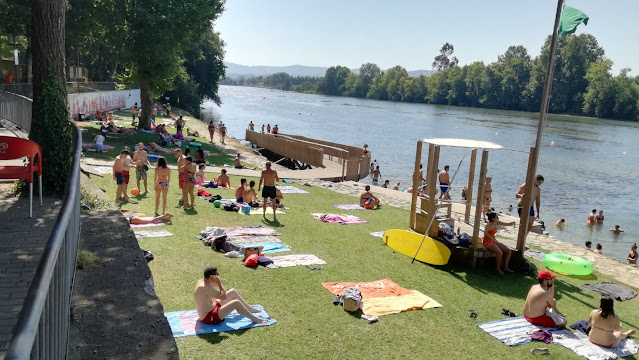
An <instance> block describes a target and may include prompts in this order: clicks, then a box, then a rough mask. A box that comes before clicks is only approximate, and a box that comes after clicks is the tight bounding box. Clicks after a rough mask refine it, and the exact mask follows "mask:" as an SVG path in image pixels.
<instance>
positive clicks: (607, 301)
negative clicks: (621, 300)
mask: <svg viewBox="0 0 639 360" xmlns="http://www.w3.org/2000/svg"><path fill="white" fill-rule="evenodd" d="M613 306H614V300H613V299H611V298H610V297H608V296H602V297H601V302H600V305H599V309H595V310H593V311H592V312H591V313H590V319H588V324H589V325H590V326H591V327H592V328H591V329H590V333H589V334H588V339H589V340H590V342H591V343H593V344H596V345H599V346H603V347H607V348H614V347H617V345H619V342H621V340H623V339H625V338H627V337H628V336H630V335H632V334H634V333H635V330H634V329H631V330H628V331H626V332H625V333H622V332H621V321H619V317H618V316H617V315H615V310H614V308H613Z"/></svg>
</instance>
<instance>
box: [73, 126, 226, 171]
mask: <svg viewBox="0 0 639 360" xmlns="http://www.w3.org/2000/svg"><path fill="white" fill-rule="evenodd" d="M115 123H116V125H121V126H122V125H123V126H125V127H126V128H129V127H130V125H131V121H130V118H129V119H127V120H119V121H116V122H115ZM82 124H83V126H81V129H82V139H83V142H85V143H89V142H93V139H94V138H95V136H96V135H97V134H98V133H99V132H100V126H99V125H94V124H91V123H86V122H85V123H82ZM167 131H168V132H169V133H171V134H175V132H176V129H175V128H169V127H167ZM184 133H186V130H185V131H184ZM187 137H188V138H192V136H187ZM139 142H143V143H144V144H146V145H148V144H149V143H150V142H155V143H156V144H158V135H157V134H147V133H144V132H142V131H137V132H136V134H135V135H127V134H107V139H106V140H105V141H104V144H105V145H111V146H113V147H115V149H114V150H110V151H109V152H106V153H96V152H87V153H84V154H85V157H92V158H96V159H105V160H113V159H114V158H115V157H116V156H117V155H119V154H120V151H122V149H123V148H124V146H128V147H129V149H130V151H131V152H132V153H133V152H134V151H135V150H137V143H139ZM195 142H198V143H200V144H202V149H203V150H208V151H209V152H211V154H213V153H215V154H218V155H215V156H207V157H206V160H207V161H208V162H210V163H211V165H214V166H223V165H224V164H233V157H231V156H229V155H227V154H225V153H223V152H222V151H220V150H219V149H218V148H217V147H215V146H213V145H211V144H210V143H209V140H207V139H205V138H203V137H197V138H195ZM186 145H187V143H186V142H184V141H183V142H182V151H185V149H186ZM170 149H172V148H171V147H170ZM196 149H197V148H196V147H191V155H192V156H193V158H195V150H196ZM149 154H154V153H149ZM155 155H162V156H164V158H165V159H166V161H167V163H168V164H173V165H175V163H176V160H175V155H173V154H155Z"/></svg>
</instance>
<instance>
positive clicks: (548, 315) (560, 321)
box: [524, 270, 566, 327]
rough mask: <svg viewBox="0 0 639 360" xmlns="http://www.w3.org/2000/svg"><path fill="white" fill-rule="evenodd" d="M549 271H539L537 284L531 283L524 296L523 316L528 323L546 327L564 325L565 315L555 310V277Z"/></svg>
mask: <svg viewBox="0 0 639 360" xmlns="http://www.w3.org/2000/svg"><path fill="white" fill-rule="evenodd" d="M556 277H557V275H554V274H552V273H551V272H550V271H546V270H543V271H540V272H539V275H537V281H539V284H537V285H533V286H532V287H531V288H530V291H529V292H528V296H526V305H524V317H525V318H526V320H528V322H529V323H531V324H534V325H539V326H547V327H565V326H566V319H565V317H566V315H565V314H562V313H561V312H560V311H559V310H557V300H555V288H554V286H553V285H554V284H555V280H554V279H555V278H556Z"/></svg>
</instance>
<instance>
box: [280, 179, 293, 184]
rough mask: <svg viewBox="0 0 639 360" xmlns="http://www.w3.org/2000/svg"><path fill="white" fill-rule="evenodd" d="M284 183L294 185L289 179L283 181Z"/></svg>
mask: <svg viewBox="0 0 639 360" xmlns="http://www.w3.org/2000/svg"><path fill="white" fill-rule="evenodd" d="M282 182H283V183H285V184H292V183H293V182H292V181H291V180H289V179H282Z"/></svg>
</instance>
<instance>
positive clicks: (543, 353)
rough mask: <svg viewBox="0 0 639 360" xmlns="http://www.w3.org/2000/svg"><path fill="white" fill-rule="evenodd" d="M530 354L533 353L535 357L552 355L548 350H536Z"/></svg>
mask: <svg viewBox="0 0 639 360" xmlns="http://www.w3.org/2000/svg"><path fill="white" fill-rule="evenodd" d="M530 352H531V353H533V355H548V354H549V353H550V351H548V348H534V349H532V350H530Z"/></svg>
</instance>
